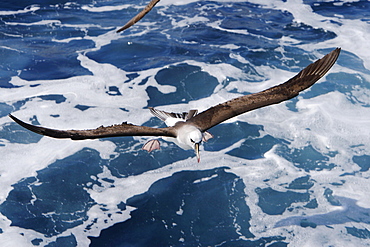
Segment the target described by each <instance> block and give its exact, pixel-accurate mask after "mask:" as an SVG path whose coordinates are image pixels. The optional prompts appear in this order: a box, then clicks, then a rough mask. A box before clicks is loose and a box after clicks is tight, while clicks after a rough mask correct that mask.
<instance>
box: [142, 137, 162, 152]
mask: <svg viewBox="0 0 370 247" xmlns="http://www.w3.org/2000/svg"><path fill="white" fill-rule="evenodd" d="M142 149H143V150H146V151H148V153H150V152H151V151H153V150H156V149H161V144H160V143H159V141H158V140H157V139H154V140H150V141H148V142H147V143H145V144H144V146H143V147H142Z"/></svg>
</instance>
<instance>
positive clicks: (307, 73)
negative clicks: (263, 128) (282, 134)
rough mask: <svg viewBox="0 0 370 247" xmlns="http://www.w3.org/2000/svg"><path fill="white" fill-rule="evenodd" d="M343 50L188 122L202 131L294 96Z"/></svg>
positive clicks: (327, 66) (316, 79)
mask: <svg viewBox="0 0 370 247" xmlns="http://www.w3.org/2000/svg"><path fill="white" fill-rule="evenodd" d="M339 53H340V48H337V49H335V50H333V51H332V52H330V53H329V54H327V55H326V56H324V57H323V58H321V59H319V60H317V61H316V62H314V63H312V64H310V65H308V66H307V67H306V68H305V69H303V70H301V71H300V72H299V73H298V74H297V75H296V76H294V77H293V78H291V79H289V80H288V81H286V82H285V83H283V84H280V85H277V86H275V87H272V88H269V89H266V90H264V91H262V92H259V93H255V94H250V95H245V96H241V97H238V98H235V99H232V100H229V101H226V102H224V103H222V104H219V105H216V106H214V107H211V108H209V109H208V110H206V111H204V112H201V113H200V114H198V115H197V116H195V117H194V118H192V119H190V120H188V122H191V123H193V124H194V125H195V126H197V127H198V128H199V129H200V130H201V131H206V130H207V129H209V128H211V127H213V126H215V125H217V124H219V123H221V122H223V121H225V120H227V119H229V118H232V117H235V116H237V115H240V114H242V113H245V112H248V111H251V110H254V109H257V108H261V107H264V106H268V105H272V104H277V103H280V102H282V101H285V100H288V99H291V98H294V97H296V96H297V95H298V94H299V92H301V91H302V90H305V89H307V88H309V87H310V86H312V85H313V84H314V83H315V82H317V81H318V80H319V79H320V78H321V77H323V76H324V75H325V74H326V73H327V72H328V71H329V69H330V68H331V67H332V66H333V65H334V63H335V62H336V60H337V58H338V56H339Z"/></svg>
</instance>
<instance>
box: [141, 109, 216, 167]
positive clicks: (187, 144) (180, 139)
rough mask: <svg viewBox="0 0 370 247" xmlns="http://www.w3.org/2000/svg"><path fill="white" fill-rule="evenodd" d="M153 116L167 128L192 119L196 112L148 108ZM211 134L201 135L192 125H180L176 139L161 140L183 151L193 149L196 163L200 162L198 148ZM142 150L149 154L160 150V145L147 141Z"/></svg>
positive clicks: (154, 141)
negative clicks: (174, 111)
mask: <svg viewBox="0 0 370 247" xmlns="http://www.w3.org/2000/svg"><path fill="white" fill-rule="evenodd" d="M149 109H150V111H151V112H152V114H153V115H154V116H156V117H157V118H159V119H161V120H162V121H164V123H165V124H166V125H167V126H168V127H172V126H175V125H176V124H181V123H185V122H186V120H188V119H190V118H192V117H193V116H195V115H196V114H197V112H198V111H197V110H190V111H189V112H184V113H169V112H165V111H160V110H157V109H154V108H149ZM212 137H213V136H212V134H210V133H209V132H207V131H205V132H204V133H202V132H201V131H200V130H199V129H198V128H197V127H195V126H193V125H186V124H184V125H182V126H181V127H180V128H178V129H177V137H176V138H174V137H166V136H163V137H161V138H162V139H163V140H165V141H168V142H173V143H175V144H176V145H177V146H179V147H181V148H182V149H185V150H190V149H193V150H195V153H196V155H197V159H198V162H200V155H199V146H200V144H201V142H202V141H205V142H206V141H207V140H209V139H210V138H212ZM142 149H143V150H146V151H148V152H151V151H153V150H155V149H160V143H159V141H158V140H157V139H153V140H150V141H148V142H147V143H145V144H144V146H143V147H142Z"/></svg>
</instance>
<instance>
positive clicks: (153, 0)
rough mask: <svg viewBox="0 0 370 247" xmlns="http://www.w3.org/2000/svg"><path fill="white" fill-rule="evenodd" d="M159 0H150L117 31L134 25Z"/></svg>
mask: <svg viewBox="0 0 370 247" xmlns="http://www.w3.org/2000/svg"><path fill="white" fill-rule="evenodd" d="M159 1H160V0H152V1H150V3H149V4H148V5H147V6H146V7H145V8H144V9H143V10H142V11H140V13H139V14H137V15H136V16H135V17H134V18H132V19H131V20H129V21H128V22H127V23H126V24H125V25H124V26H123V27H121V28H120V29H118V30H117V33H119V32H122V31H124V30H126V29H127V28H129V27H131V26H132V25H134V24H135V23H136V22H138V21H140V20H141V19H142V18H143V17H144V16H145V15H146V14H148V12H149V11H150V10H152V8H153V7H154V6H155V5H156V4H157V3H158V2H159Z"/></svg>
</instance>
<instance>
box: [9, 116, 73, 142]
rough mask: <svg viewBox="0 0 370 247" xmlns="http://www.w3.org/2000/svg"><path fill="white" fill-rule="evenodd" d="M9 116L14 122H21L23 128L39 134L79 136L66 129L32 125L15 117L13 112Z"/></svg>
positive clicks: (66, 136) (58, 136)
mask: <svg viewBox="0 0 370 247" xmlns="http://www.w3.org/2000/svg"><path fill="white" fill-rule="evenodd" d="M8 116H9V117H10V118H11V119H12V120H13V121H14V122H16V123H17V124H19V125H20V126H22V127H23V128H26V129H28V130H30V131H32V132H34V133H36V134H39V135H44V136H50V137H53V138H72V139H74V138H78V137H74V136H73V135H71V134H70V133H68V132H66V131H59V130H53V129H48V128H44V127H38V126H35V125H32V124H28V123H25V122H23V121H22V120H20V119H18V118H16V117H14V116H13V115H12V114H9V115H8Z"/></svg>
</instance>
